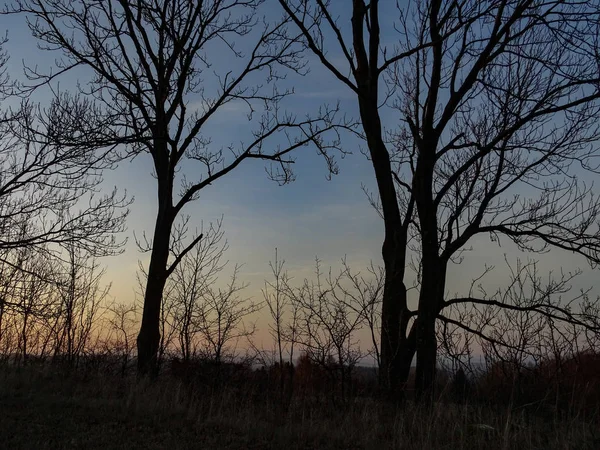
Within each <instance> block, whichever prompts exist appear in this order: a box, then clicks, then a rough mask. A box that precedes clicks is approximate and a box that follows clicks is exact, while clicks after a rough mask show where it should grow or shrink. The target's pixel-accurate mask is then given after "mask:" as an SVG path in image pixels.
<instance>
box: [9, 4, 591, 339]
mask: <svg viewBox="0 0 600 450" xmlns="http://www.w3.org/2000/svg"><path fill="white" fill-rule="evenodd" d="M391 3H393V2H390V4H391ZM336 4H337V2H336ZM382 17H383V19H384V21H388V22H390V21H392V20H393V19H394V17H395V15H393V14H386V13H385V12H384V13H383V14H382ZM387 25H389V23H388V24H386V23H385V22H384V23H383V24H382V29H383V30H392V33H393V29H392V28H390V27H389V26H387ZM2 30H7V31H8V37H9V39H10V40H9V43H8V44H7V45H6V50H7V51H8V53H9V54H10V56H11V61H10V70H11V72H12V74H13V76H14V77H16V78H22V75H21V74H22V61H23V60H24V61H25V62H27V63H28V64H31V63H32V62H35V63H36V64H38V65H39V66H40V67H43V66H50V65H52V63H53V58H54V57H55V55H49V54H44V53H42V52H40V51H39V50H36V43H35V41H34V40H33V39H32V38H31V37H30V36H29V31H28V29H27V28H26V27H25V25H24V20H23V18H22V17H15V16H0V32H1V31H2ZM393 40H394V35H393V34H389V33H385V32H384V35H383V39H382V41H383V42H388V43H392V42H393ZM332 56H333V57H334V58H335V54H332ZM226 62H227V60H226V59H224V60H222V61H216V64H217V67H218V65H219V64H225V63H226ZM313 62H314V61H313ZM73 77H75V75H72V76H71V78H65V79H63V81H61V86H62V87H65V86H68V84H69V83H72V82H75V81H76V79H74V78H73ZM290 83H293V85H294V87H295V89H296V92H297V95H296V96H295V97H294V107H296V108H298V109H299V110H302V111H304V110H306V111H310V110H316V109H317V108H318V106H319V105H321V104H322V103H324V102H330V103H331V102H336V101H338V100H339V101H340V104H341V106H342V109H343V110H344V111H345V112H346V113H347V114H348V115H350V116H354V117H356V104H355V100H354V97H353V95H352V93H351V92H350V90H349V89H348V88H346V87H345V86H344V85H342V84H340V83H339V82H338V81H337V80H336V79H334V78H333V76H332V75H330V74H329V72H327V71H325V70H324V69H322V68H321V66H320V65H319V64H314V63H313V64H311V72H310V73H309V74H308V75H307V76H306V77H303V78H300V77H296V78H294V79H290ZM46 95H47V94H43V93H40V94H38V100H40V101H41V102H42V103H43V102H45V101H47V98H46V97H45V96H46ZM386 114H387V113H386ZM384 120H385V121H386V124H387V125H388V126H393V123H394V120H395V117H394V115H393V114H392V113H391V112H390V113H389V114H388V115H385V116H384ZM246 125H247V118H246V110H244V109H243V108H240V107H238V105H236V104H229V105H227V106H226V108H225V110H224V111H222V113H220V114H218V115H217V116H216V117H215V119H214V120H213V121H212V122H211V124H210V136H211V137H212V138H213V141H214V142H215V144H218V143H225V144H227V143H229V142H232V141H233V142H235V141H237V140H238V134H239V135H240V136H243V133H245V132H248V130H247V129H246V128H245V127H246ZM240 138H241V137H240ZM361 145H363V143H361V142H360V141H358V140H357V139H356V138H353V137H350V136H346V139H345V140H344V149H345V150H346V151H348V152H351V153H352V154H351V155H348V156H347V157H346V158H344V159H343V160H339V167H340V174H339V175H338V176H334V177H333V179H332V180H331V181H328V180H327V170H326V165H325V163H324V161H323V160H322V158H321V157H319V156H318V155H316V152H315V150H314V149H313V148H310V147H306V148H302V149H300V151H298V152H297V153H296V155H295V156H296V157H297V163H296V165H295V174H296V177H297V178H296V181H295V182H293V183H292V184H290V185H287V186H283V187H280V186H278V185H277V184H276V183H274V182H272V181H270V180H268V179H267V176H266V174H265V171H264V164H263V163H261V162H257V161H251V162H247V163H244V164H243V165H242V166H241V167H240V168H238V169H236V170H235V171H234V172H233V173H231V174H229V175H227V176H226V177H224V178H222V179H220V180H219V181H218V182H217V183H215V184H214V185H213V186H210V187H208V188H207V189H206V190H205V191H203V192H202V194H201V197H200V199H199V200H198V201H196V202H195V203H193V204H192V205H190V206H189V207H187V209H186V210H185V212H186V213H189V214H190V215H191V216H192V221H191V224H192V226H198V227H199V226H200V224H201V222H202V221H204V222H205V223H208V222H210V221H211V220H215V219H217V218H219V217H221V215H223V216H224V229H225V232H226V237H227V240H228V242H229V245H230V249H229V251H228V253H227V255H226V257H227V259H229V260H230V261H231V263H232V264H233V263H240V264H243V265H244V266H243V269H242V271H241V280H242V281H245V282H249V283H250V287H249V288H248V290H247V294H248V295H251V296H257V297H258V296H259V295H260V288H261V287H262V285H263V280H264V278H265V277H268V276H269V273H270V271H269V266H268V263H269V260H270V259H272V258H273V256H274V251H275V248H278V250H279V255H280V257H281V258H284V259H285V260H286V263H287V264H286V265H287V268H288V269H289V271H290V274H291V275H292V276H294V277H295V278H297V279H301V278H304V277H305V276H310V273H311V271H312V269H313V263H314V258H315V257H316V256H318V257H319V258H320V259H321V260H322V261H323V265H324V266H325V267H328V266H330V265H333V266H334V268H335V267H339V261H340V259H341V258H342V257H344V256H345V255H347V257H348V262H349V263H350V265H351V266H352V267H354V268H356V269H361V268H364V267H365V266H367V265H368V264H369V262H370V261H371V260H373V261H374V262H375V263H377V264H379V263H380V262H381V257H380V249H381V244H382V241H383V223H382V221H381V219H380V218H379V216H378V215H377V213H376V212H375V211H374V210H373V208H372V207H371V206H370V205H369V202H368V200H367V198H366V196H365V194H364V193H363V191H362V189H361V184H364V185H366V186H367V187H368V188H369V189H370V190H371V191H373V189H374V187H375V185H374V174H373V169H372V167H371V165H370V162H369V161H368V160H367V159H366V158H365V157H364V156H363V155H362V154H361V153H360V151H359V150H360V147H361ZM151 172H152V167H151V160H150V157H149V155H147V154H143V155H141V156H139V157H138V158H136V159H135V160H134V161H133V162H123V163H122V164H121V165H120V167H119V168H118V169H117V170H115V171H114V172H111V173H107V174H106V176H105V185H106V188H107V189H110V188H112V186H115V185H116V186H117V187H118V188H119V190H127V192H128V194H130V195H132V196H134V197H135V202H134V203H133V205H132V207H131V213H130V216H129V219H128V230H127V232H126V236H127V237H128V239H129V242H128V244H127V246H126V248H125V252H124V253H123V254H122V255H120V256H117V257H112V258H109V259H106V260H105V264H106V266H107V275H106V281H107V282H108V281H112V283H113V288H112V295H113V296H114V297H116V299H117V300H118V301H120V302H130V301H133V299H134V290H135V289H136V288H137V286H136V279H135V274H136V270H137V267H138V260H140V259H142V260H143V261H146V259H144V258H145V257H144V255H141V254H140V253H139V251H138V250H137V248H136V246H135V243H134V240H133V233H134V232H135V233H136V235H138V236H140V235H141V234H142V233H143V232H144V231H145V232H146V233H148V234H149V235H151V233H152V229H153V225H154V216H155V212H156V184H155V180H154V179H153V178H152V177H151ZM473 246H474V250H473V251H472V252H469V253H467V254H466V255H465V260H464V263H463V264H462V265H461V266H460V267H459V266H452V267H451V268H450V270H449V276H448V289H447V291H448V294H449V295H453V294H454V293H457V292H458V293H460V292H463V293H464V292H465V289H467V288H468V286H469V283H470V281H471V279H472V278H473V277H474V276H477V275H478V274H479V272H480V270H481V269H482V267H483V266H484V264H488V265H495V266H496V267H497V268H498V270H497V271H495V272H494V273H493V274H490V275H489V276H488V277H487V281H486V283H487V286H489V287H490V288H493V287H497V286H498V285H499V284H501V283H502V281H503V280H505V279H506V278H505V277H506V271H505V270H503V266H504V254H505V253H507V254H508V258H509V260H510V261H515V260H516V258H517V257H519V256H520V257H521V258H526V255H522V254H519V252H517V251H516V250H515V249H514V246H512V245H510V244H509V243H508V242H506V241H503V242H502V247H499V246H498V244H497V243H491V242H490V241H489V239H488V238H487V237H486V236H481V237H479V238H478V239H477V240H475V241H474V242H473ZM539 259H540V260H541V265H540V268H541V269H544V270H550V269H553V270H559V269H560V268H561V267H563V268H564V269H565V270H566V271H569V270H573V269H574V268H575V267H582V268H586V267H587V265H586V263H585V261H583V260H582V259H581V258H578V257H576V256H573V255H571V254H569V253H566V252H553V253H551V254H549V255H543V256H540V257H539ZM594 277H595V274H594V273H592V272H591V271H589V270H588V271H587V272H586V273H585V274H584V276H582V277H581V278H580V279H579V282H580V285H578V286H577V287H587V286H589V285H591V284H592V283H593V279H594ZM258 325H259V328H261V329H262V330H264V329H265V328H266V326H265V324H264V323H263V324H261V323H260V321H259V324H258Z"/></svg>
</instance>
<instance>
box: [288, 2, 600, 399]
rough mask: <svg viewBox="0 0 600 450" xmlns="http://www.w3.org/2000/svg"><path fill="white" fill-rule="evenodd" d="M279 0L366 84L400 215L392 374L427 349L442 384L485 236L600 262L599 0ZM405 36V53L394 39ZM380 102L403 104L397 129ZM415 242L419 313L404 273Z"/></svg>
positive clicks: (392, 224)
mask: <svg viewBox="0 0 600 450" xmlns="http://www.w3.org/2000/svg"><path fill="white" fill-rule="evenodd" d="M280 4H281V5H282V7H283V9H284V10H285V11H286V12H287V14H288V15H289V16H290V17H291V18H292V19H293V20H294V22H295V23H296V25H297V26H298V28H299V29H300V30H301V31H302V33H303V34H304V39H305V40H304V43H305V45H306V46H307V47H308V48H310V49H311V50H312V51H313V52H314V53H315V54H316V55H317V56H318V57H319V59H320V60H321V62H322V63H323V64H324V65H325V67H327V68H328V69H329V70H330V71H331V72H332V73H333V74H334V75H335V76H336V77H337V78H338V79H339V80H341V82H342V83H344V84H345V85H347V86H348V87H349V88H350V89H351V90H352V91H353V92H355V93H356V96H357V101H358V104H359V107H360V114H361V120H362V123H363V129H364V133H365V137H366V141H367V144H368V148H369V156H370V159H371V162H372V164H373V167H374V169H375V174H376V179H377V186H378V194H379V200H378V201H379V202H380V203H379V208H380V212H381V215H382V217H383V219H384V222H385V240H384V245H383V258H384V264H385V269H386V288H385V290H384V297H383V316H382V317H383V320H382V337H381V340H382V342H381V345H382V353H381V356H382V375H383V376H384V381H385V382H386V383H387V385H388V387H392V388H394V386H397V385H398V383H401V382H402V381H404V380H406V376H407V375H408V367H409V366H410V364H411V361H412V359H413V356H414V354H415V351H416V352H417V375H416V382H417V389H418V391H420V392H426V391H430V388H431V387H432V385H433V379H434V375H435V365H436V351H437V344H436V335H435V326H436V321H437V320H438V318H440V317H442V316H441V312H442V310H443V309H444V308H445V307H446V306H449V304H448V303H446V300H445V294H446V292H445V290H446V273H447V268H448V264H449V263H450V262H452V261H458V260H459V259H460V255H461V253H462V252H463V251H465V249H466V248H467V244H468V243H469V242H471V240H472V238H473V237H474V236H476V235H479V234H488V235H490V236H492V238H494V239H495V238H500V237H506V238H507V239H510V240H512V241H513V242H515V243H516V244H517V245H518V246H520V247H521V248H522V249H525V250H529V251H544V250H546V249H548V248H549V247H557V248H559V249H563V250H568V251H573V252H576V253H579V254H581V255H583V256H584V257H585V258H588V259H589V260H590V261H592V262H598V261H599V259H598V258H599V254H598V249H599V247H598V246H599V244H600V241H599V240H598V238H600V235H599V234H598V230H597V227H596V226H595V223H596V222H597V220H598V213H599V211H600V209H599V208H600V205H599V204H598V201H597V199H596V196H594V194H593V191H592V190H591V187H590V184H586V183H585V182H584V179H585V177H586V176H590V175H592V176H593V174H595V173H596V169H597V165H596V163H595V158H597V156H598V147H597V138H598V126H597V119H598V113H599V107H600V105H599V103H598V99H599V97H600V83H599V81H600V76H599V73H598V46H597V43H598V36H599V31H598V20H597V18H598V12H599V11H598V5H597V4H596V3H595V2H587V1H583V2H579V1H576V2H569V1H550V2H541V1H536V0H493V1H492V0H491V1H470V0H461V1H459V0H448V1H443V0H431V1H415V2H413V3H408V4H406V5H400V4H398V5H397V17H398V20H397V22H396V24H395V26H394V27H393V29H389V30H383V31H382V30H381V29H380V19H381V18H380V11H379V9H380V6H381V5H382V4H383V3H382V2H379V1H378V0H371V1H369V2H365V1H364V0H354V1H353V8H352V17H351V18H349V22H350V23H349V24H348V26H346V24H344V23H343V22H341V19H340V18H338V16H339V13H338V12H337V11H336V10H335V9H334V7H333V2H329V1H326V0H315V1H308V0H298V1H292V0H280ZM386 14H389V11H387V12H386ZM326 36H330V37H331V39H326V38H325V37H326ZM390 40H393V42H394V45H393V51H388V48H387V47H385V46H383V45H382V42H383V41H385V42H390ZM333 48H335V49H336V53H335V54H336V55H342V59H341V61H343V63H344V64H345V65H344V66H342V65H340V64H341V63H339V61H340V59H339V58H338V59H336V60H335V63H334V59H333V58H332V57H330V56H329V55H332V53H331V49H333ZM328 52H329V53H328ZM384 83H385V84H384ZM382 86H386V87H387V90H386V95H379V90H380V88H381V87H382ZM380 105H387V106H392V107H395V108H396V110H397V111H398V112H399V115H398V118H399V121H400V124H399V126H398V128H397V129H396V130H395V131H394V132H392V133H390V134H389V135H388V134H384V131H383V128H382V125H381V112H380ZM411 242H412V244H411V245H412V248H413V249H415V250H416V253H417V254H418V255H420V256H419V260H418V264H417V271H418V274H417V275H418V279H419V281H420V284H419V302H418V307H417V309H416V310H414V311H410V310H409V308H408V307H407V303H406V288H405V284H404V276H405V273H404V266H405V262H406V251H407V250H406V248H407V246H408V245H409V243H411ZM456 301H457V300H454V301H452V303H451V304H455V303H456ZM464 301H470V300H469V299H464ZM411 318H415V319H416V320H415V321H414V322H413V325H412V326H410V328H409V320H410V319H411Z"/></svg>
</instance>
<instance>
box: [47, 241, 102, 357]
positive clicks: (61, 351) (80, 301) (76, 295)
mask: <svg viewBox="0 0 600 450" xmlns="http://www.w3.org/2000/svg"><path fill="white" fill-rule="evenodd" d="M66 252H67V258H66V259H67V260H68V262H67V263H66V264H64V269H63V273H60V274H58V277H57V278H58V280H57V283H56V284H57V287H56V288H55V289H56V290H57V294H58V296H59V298H60V306H59V307H58V311H57V313H56V314H57V319H58V320H57V323H56V325H55V326H54V327H53V331H54V333H55V335H56V342H55V355H56V356H60V357H61V358H63V359H65V361H66V362H67V363H68V364H70V365H73V366H75V365H77V363H78V361H79V359H80V357H81V356H82V355H83V354H84V353H86V352H87V351H89V350H90V348H89V345H90V341H91V339H92V337H93V336H92V334H93V333H95V332H97V331H98V330H97V328H98V326H99V319H100V315H101V312H102V311H101V309H102V308H103V307H105V306H106V305H105V302H106V299H107V297H108V294H109V291H110V285H107V286H102V285H101V283H102V277H103V276H104V273H105V270H104V269H101V268H100V267H99V263H98V261H97V260H96V259H94V258H93V257H91V256H90V255H89V254H88V253H87V252H85V251H82V250H81V249H79V248H76V247H75V246H69V247H68V248H67V249H66Z"/></svg>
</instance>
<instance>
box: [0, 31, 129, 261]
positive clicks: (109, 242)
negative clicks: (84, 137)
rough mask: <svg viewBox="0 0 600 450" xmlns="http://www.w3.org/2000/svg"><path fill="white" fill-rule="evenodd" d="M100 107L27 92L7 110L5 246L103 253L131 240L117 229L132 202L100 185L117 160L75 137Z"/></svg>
mask: <svg viewBox="0 0 600 450" xmlns="http://www.w3.org/2000/svg"><path fill="white" fill-rule="evenodd" d="M5 42H6V41H5V40H2V39H0V101H1V102H6V103H8V101H7V99H8V98H9V96H10V95H11V94H15V93H16V92H18V84H17V83H16V82H13V81H11V80H10V79H9V78H8V75H7V74H6V68H7V64H8V60H9V59H8V58H9V55H7V54H6V52H4V51H3V49H2V45H3V44H4V43H5ZM11 100H15V98H14V95H13V97H12V98H11ZM64 108H67V109H68V110H69V113H68V117H67V114H66V111H65V109H64ZM94 113H95V111H94V110H93V108H92V107H91V105H90V104H89V103H88V102H80V101H77V100H76V99H74V98H71V97H68V96H63V97H62V99H61V101H58V100H55V101H53V102H51V104H50V105H49V107H48V108H42V107H40V106H39V105H35V104H34V103H33V102H31V101H29V100H27V99H25V100H22V101H21V102H20V104H18V105H17V107H16V108H15V107H13V108H8V107H6V108H4V109H3V111H2V112H0V171H1V173H2V176H1V177H0V248H2V249H6V250H10V249H15V248H23V247H33V246H45V247H44V251H51V250H57V251H58V252H59V249H58V248H57V246H56V245H53V247H50V246H48V245H47V244H69V245H75V244H77V245H79V246H83V247H85V248H86V249H87V251H89V252H93V253H94V254H96V255H100V256H101V255H110V254H114V253H118V252H119V249H120V247H121V245H122V243H123V241H121V240H117V239H116V236H117V234H118V233H119V232H121V231H122V230H123V228H124V221H125V217H126V215H127V210H126V206H127V205H128V203H129V202H128V201H127V200H126V198H125V197H120V196H118V195H117V193H116V191H113V192H111V193H109V194H100V193H99V192H98V191H99V189H100V186H101V183H102V172H103V170H106V169H109V168H111V167H112V163H111V161H109V160H108V159H106V158H104V154H103V153H101V152H97V151H96V150H95V149H94V148H90V147H87V146H74V145H73V142H74V141H76V140H77V139H79V138H80V136H81V133H82V132H83V131H82V129H81V128H82V124H84V123H85V124H94V125H95V122H94V117H95V114H94Z"/></svg>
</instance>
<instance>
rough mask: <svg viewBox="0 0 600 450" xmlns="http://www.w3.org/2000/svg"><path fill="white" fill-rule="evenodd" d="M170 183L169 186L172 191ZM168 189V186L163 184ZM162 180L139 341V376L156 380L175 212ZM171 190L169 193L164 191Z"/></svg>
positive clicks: (169, 194)
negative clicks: (163, 301) (162, 308)
mask: <svg viewBox="0 0 600 450" xmlns="http://www.w3.org/2000/svg"><path fill="white" fill-rule="evenodd" d="M169 185H170V184H169V183H167V184H166V186H167V188H168V186H169ZM163 186H164V185H163ZM163 186H161V183H160V180H159V206H158V215H157V218H156V225H155V228H154V237H153V240H152V253H151V256H150V266H149V267H148V279H147V281H146V292H145V294H144V312H143V314H142V325H141V327H140V333H139V334H138V338H137V349H138V375H140V376H147V375H149V376H151V377H156V376H157V375H158V351H159V347H160V313H161V304H162V296H163V291H164V288H165V284H166V281H167V262H168V259H169V242H170V237H171V226H172V223H173V220H172V212H171V209H172V207H171V204H170V202H171V192H170V191H168V189H164V188H163ZM165 190H167V191H168V192H166V193H165V192H164V191H165Z"/></svg>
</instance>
